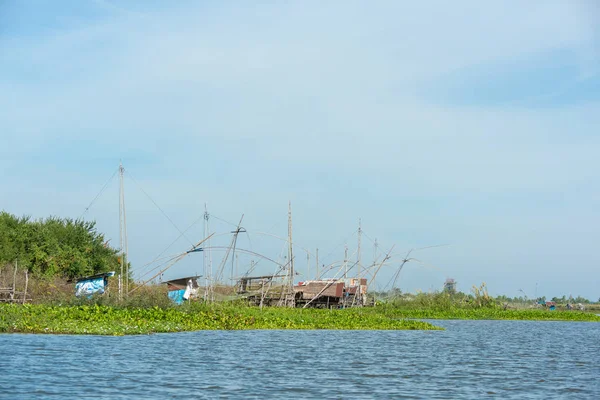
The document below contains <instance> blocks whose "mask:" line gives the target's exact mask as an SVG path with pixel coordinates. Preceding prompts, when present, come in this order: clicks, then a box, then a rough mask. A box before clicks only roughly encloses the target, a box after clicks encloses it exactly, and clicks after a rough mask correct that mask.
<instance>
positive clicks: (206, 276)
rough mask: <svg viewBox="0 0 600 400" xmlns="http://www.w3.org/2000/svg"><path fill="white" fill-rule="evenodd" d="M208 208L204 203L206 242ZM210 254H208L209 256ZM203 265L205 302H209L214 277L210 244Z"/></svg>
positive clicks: (205, 234)
mask: <svg viewBox="0 0 600 400" xmlns="http://www.w3.org/2000/svg"><path fill="white" fill-rule="evenodd" d="M208 218H209V215H208V208H207V206H206V203H204V237H203V239H205V240H206V238H207V237H208ZM207 252H208V254H207ZM202 253H203V256H204V257H203V264H204V301H207V300H208V298H209V296H210V288H209V286H210V279H211V275H212V271H211V270H212V265H210V262H211V260H210V244H209V245H208V251H203V252H202Z"/></svg>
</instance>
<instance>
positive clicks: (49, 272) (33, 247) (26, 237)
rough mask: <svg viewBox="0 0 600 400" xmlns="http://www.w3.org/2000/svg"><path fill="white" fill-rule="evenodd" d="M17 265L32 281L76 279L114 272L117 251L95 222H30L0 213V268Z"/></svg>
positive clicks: (54, 218)
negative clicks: (15, 263) (97, 229)
mask: <svg viewBox="0 0 600 400" xmlns="http://www.w3.org/2000/svg"><path fill="white" fill-rule="evenodd" d="M14 261H18V263H19V265H20V266H23V267H26V268H28V269H29V271H30V272H31V273H32V275H33V276H34V277H43V278H53V277H63V278H76V277H81V276H88V275H94V274H97V273H101V272H107V271H112V270H117V268H118V265H119V259H118V256H117V250H115V249H113V248H111V247H109V246H108V245H106V243H105V239H104V236H103V235H102V234H100V233H98V232H97V231H96V227H95V222H88V221H82V220H72V219H68V218H64V219H63V218H56V217H50V218H47V219H45V220H37V221H34V220H31V219H30V218H29V217H21V218H19V217H16V216H14V215H12V214H9V213H7V212H4V211H2V212H0V265H2V264H7V263H12V262H14Z"/></svg>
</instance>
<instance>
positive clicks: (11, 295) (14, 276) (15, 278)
mask: <svg viewBox="0 0 600 400" xmlns="http://www.w3.org/2000/svg"><path fill="white" fill-rule="evenodd" d="M17 268H18V261H15V272H14V274H13V287H12V293H11V294H10V299H11V300H12V301H14V300H15V292H16V290H17Z"/></svg>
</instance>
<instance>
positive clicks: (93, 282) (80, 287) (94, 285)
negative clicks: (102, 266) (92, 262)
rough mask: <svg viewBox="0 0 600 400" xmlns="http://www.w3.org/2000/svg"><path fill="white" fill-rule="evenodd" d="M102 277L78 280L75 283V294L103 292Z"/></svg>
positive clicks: (84, 294)
mask: <svg viewBox="0 0 600 400" xmlns="http://www.w3.org/2000/svg"><path fill="white" fill-rule="evenodd" d="M104 279H105V278H104V277H103V276H101V277H99V278H94V279H88V280H83V281H79V282H77V283H76V284H75V296H77V297H79V296H91V295H92V294H95V293H97V294H103V293H104V290H105V288H106V285H105V284H104Z"/></svg>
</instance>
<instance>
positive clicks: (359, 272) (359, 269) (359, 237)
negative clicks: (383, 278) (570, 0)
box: [356, 218, 362, 278]
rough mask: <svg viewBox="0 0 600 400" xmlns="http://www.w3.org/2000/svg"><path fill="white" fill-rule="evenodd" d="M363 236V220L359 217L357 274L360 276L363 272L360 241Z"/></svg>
mask: <svg viewBox="0 0 600 400" xmlns="http://www.w3.org/2000/svg"><path fill="white" fill-rule="evenodd" d="M361 236H362V224H361V220H360V218H359V219H358V249H357V250H356V268H357V271H358V272H357V274H356V276H358V277H359V278H360V274H361V272H362V271H361V265H360V262H361V260H360V242H361Z"/></svg>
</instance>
